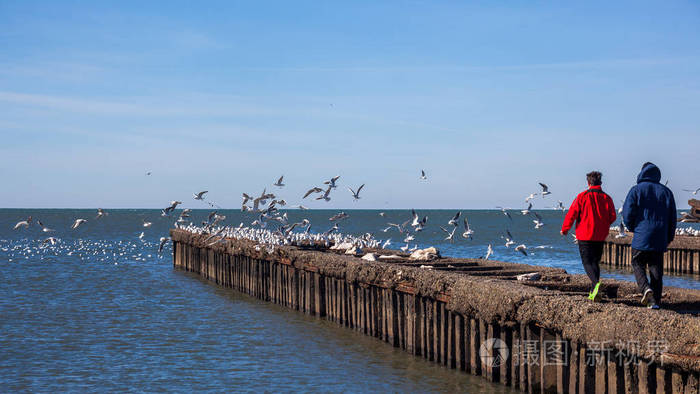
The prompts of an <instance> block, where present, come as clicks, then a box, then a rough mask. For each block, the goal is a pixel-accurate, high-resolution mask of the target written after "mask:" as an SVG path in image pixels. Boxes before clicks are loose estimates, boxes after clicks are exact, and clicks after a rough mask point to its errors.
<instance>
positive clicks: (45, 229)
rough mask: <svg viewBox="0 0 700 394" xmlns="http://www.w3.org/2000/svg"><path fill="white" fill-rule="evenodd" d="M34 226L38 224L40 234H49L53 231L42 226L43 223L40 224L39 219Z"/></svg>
mask: <svg viewBox="0 0 700 394" xmlns="http://www.w3.org/2000/svg"><path fill="white" fill-rule="evenodd" d="M36 224H38V225H39V227H41V231H42V232H45V233H50V232H52V231H54V230H53V229H50V228H48V227H46V226H44V223H42V222H41V220H39V219H37V221H36Z"/></svg>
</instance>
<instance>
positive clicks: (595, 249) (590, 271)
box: [578, 241, 603, 290]
mask: <svg viewBox="0 0 700 394" xmlns="http://www.w3.org/2000/svg"><path fill="white" fill-rule="evenodd" d="M578 251H579V253H580V254H581V262H582V263H583V269H584V270H586V275H588V278H589V279H590V280H591V290H593V287H595V285H596V283H598V281H599V280H600V258H601V257H602V256H603V241H578Z"/></svg>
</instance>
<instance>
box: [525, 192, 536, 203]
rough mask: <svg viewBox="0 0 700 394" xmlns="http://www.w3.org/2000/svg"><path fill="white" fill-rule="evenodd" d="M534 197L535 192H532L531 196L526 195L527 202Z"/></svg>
mask: <svg viewBox="0 0 700 394" xmlns="http://www.w3.org/2000/svg"><path fill="white" fill-rule="evenodd" d="M533 198H535V193H530V195H529V196H527V197H525V202H530V200H532V199H533Z"/></svg>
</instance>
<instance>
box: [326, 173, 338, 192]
mask: <svg viewBox="0 0 700 394" xmlns="http://www.w3.org/2000/svg"><path fill="white" fill-rule="evenodd" d="M338 178H340V175H336V176H334V177H333V178H331V179H330V180H328V181H325V182H323V184H324V185H328V187H330V188H331V189H335V188H336V187H337V186H336V184H335V182H336V181H337V180H338Z"/></svg>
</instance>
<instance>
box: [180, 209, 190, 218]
mask: <svg viewBox="0 0 700 394" xmlns="http://www.w3.org/2000/svg"><path fill="white" fill-rule="evenodd" d="M190 213H192V210H191V209H189V208H187V209H183V210H182V212H180V217H181V218H188V217H190Z"/></svg>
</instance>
